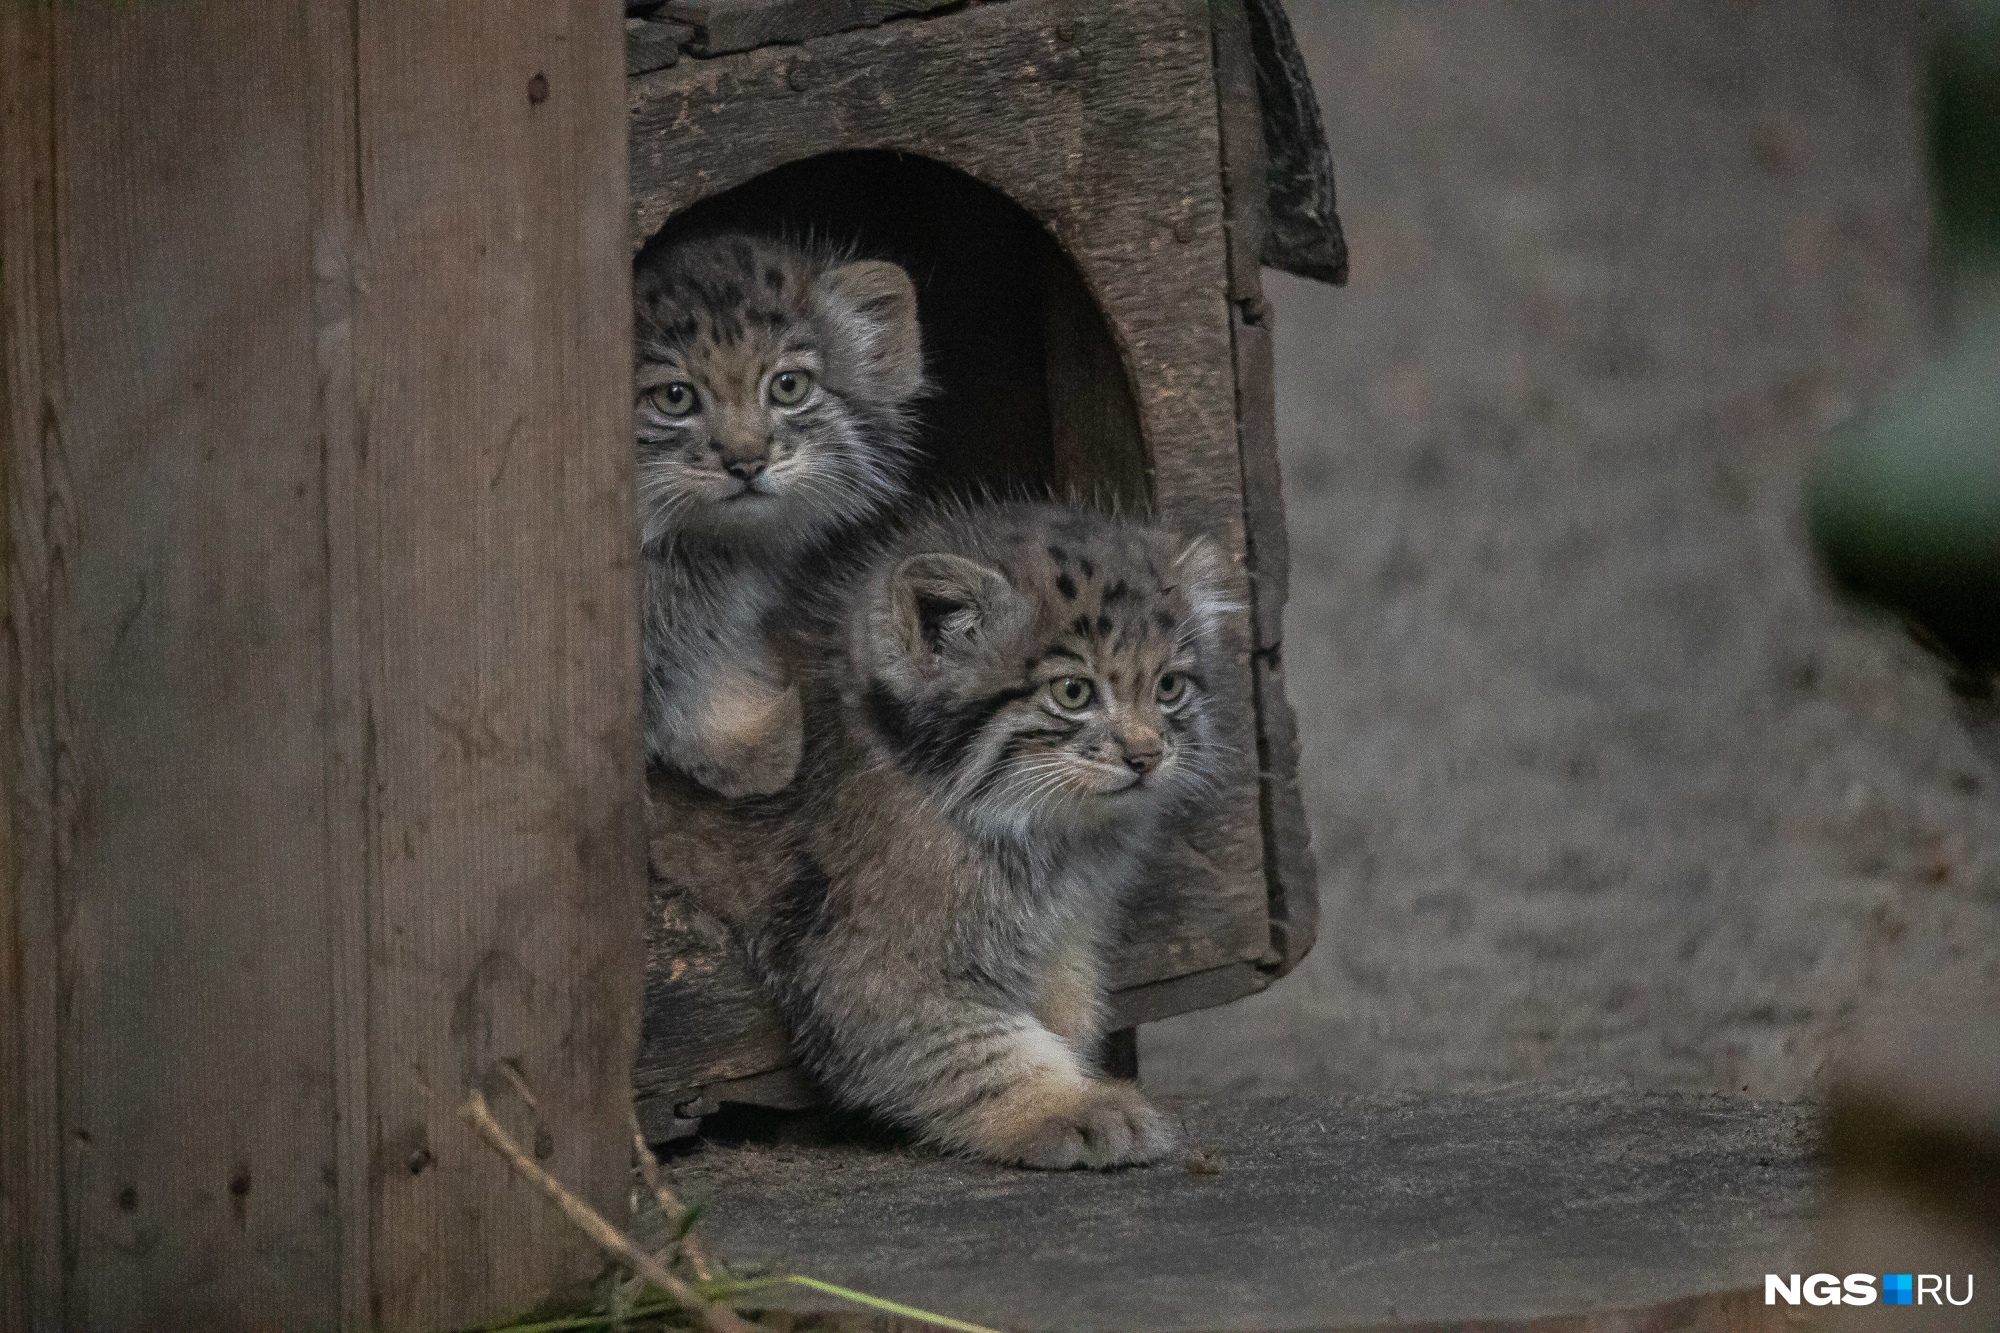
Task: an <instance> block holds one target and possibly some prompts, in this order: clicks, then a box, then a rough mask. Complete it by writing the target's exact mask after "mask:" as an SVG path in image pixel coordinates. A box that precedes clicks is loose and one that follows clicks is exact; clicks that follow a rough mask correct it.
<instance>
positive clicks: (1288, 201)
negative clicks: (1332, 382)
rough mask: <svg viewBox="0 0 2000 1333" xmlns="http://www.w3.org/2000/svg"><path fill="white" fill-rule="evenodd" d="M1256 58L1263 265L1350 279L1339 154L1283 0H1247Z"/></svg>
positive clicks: (1302, 274) (1323, 277) (1324, 279)
mask: <svg viewBox="0 0 2000 1333" xmlns="http://www.w3.org/2000/svg"><path fill="white" fill-rule="evenodd" d="M1243 8H1244V13H1245V16H1246V18H1247V19H1248V21H1249V22H1248V35H1249V38H1250V42H1251V47H1252V50H1253V52H1254V53H1255V59H1256V77H1257V87H1258V93H1259V100H1260V102H1261V108H1262V120H1263V139H1264V148H1265V159H1266V175H1265V177H1264V190H1263V193H1264V195H1265V198H1266V201H1267V204H1268V213H1269V218H1270V224H1269V228H1268V230H1267V231H1266V233H1265V236H1264V242H1263V246H1262V249H1261V252H1260V253H1261V255H1262V258H1263V261H1264V262H1265V263H1266V264H1269V265H1270V266H1271V267H1272V268H1281V269H1284V270H1285V271H1286V272H1288V273H1296V274H1298V275H1299V276H1300V277H1303V278H1317V279H1319V280H1320V281H1321V282H1330V283H1333V284H1334V285H1336V286H1338V285H1340V284H1341V283H1344V282H1346V281H1347V239H1346V237H1345V236H1343V235H1342V234H1341V230H1340V215H1339V214H1338V213H1336V212H1335V211H1334V190H1333V155H1332V154H1331V152H1329V151H1328V148H1327V142H1326V128H1325V126H1324V125H1323V124H1322V123H1321V121H1320V114H1319V99H1318V98H1317V97H1315V96H1314V95H1313V87H1312V76H1311V74H1310V73H1309V72H1308V71H1307V69H1306V61H1305V56H1304V55H1303V54H1301V53H1300V51H1299V44H1298V39H1297V38H1296V37H1294V36H1293V35H1292V21H1291V20H1290V19H1289V18H1287V17H1286V16H1285V8H1284V5H1283V3H1282V0H1244V6H1243Z"/></svg>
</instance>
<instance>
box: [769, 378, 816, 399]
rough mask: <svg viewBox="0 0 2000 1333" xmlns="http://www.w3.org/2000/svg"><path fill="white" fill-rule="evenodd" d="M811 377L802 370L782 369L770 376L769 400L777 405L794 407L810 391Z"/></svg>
mask: <svg viewBox="0 0 2000 1333" xmlns="http://www.w3.org/2000/svg"><path fill="white" fill-rule="evenodd" d="M812 386H813V377H812V376H811V375H810V374H809V373H807V372H806V371H803V370H783V371H780V372H778V373H777V374H776V375H773V376H772V377H771V401H772V402H774V403H776V404H777V405H778V406H779V407H796V406H797V405H798V404H800V403H803V402H804V401H805V400H806V395H807V394H808V393H811V392H812Z"/></svg>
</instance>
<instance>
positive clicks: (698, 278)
mask: <svg viewBox="0 0 2000 1333" xmlns="http://www.w3.org/2000/svg"><path fill="white" fill-rule="evenodd" d="M817 271H818V266H817V265H815V264H813V263H811V262H810V261H808V260H807V259H806V258H805V257H804V256H801V255H797V254H793V253H791V252H788V251H784V250H780V249H777V248H774V247H760V246H757V245H755V244H753V243H751V242H749V241H746V240H743V239H742V238H732V239H730V240H728V241H724V242H717V243H713V244H707V245H703V246H698V247H694V248H692V249H690V250H688V251H685V252H677V253H675V254H674V255H672V256H670V258H669V260H668V261H667V262H666V263H664V264H663V265H662V266H660V267H659V268H658V269H657V270H654V271H651V272H649V273H648V274H646V275H644V276H643V277H642V280H641V282H640V284H639V290H638V293H637V307H638V320H639V325H640V327H639V337H638V339H637V343H638V345H639V349H640V353H641V357H642V358H645V357H646V356H647V355H648V354H649V353H650V354H651V355H652V357H653V358H654V359H659V358H664V357H666V356H669V355H679V356H682V357H707V356H714V355H720V354H725V353H727V352H728V351H729V350H730V349H734V348H741V349H744V350H745V351H746V352H765V353H768V352H769V351H773V350H777V349H779V348H782V347H784V346H785V345H786V344H787V343H791V342H796V341H798V340H800V339H807V338H810V336H811V332H812V330H811V293H812V285H813V281H814V278H815V277H816V275H817Z"/></svg>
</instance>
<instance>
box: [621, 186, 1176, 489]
mask: <svg viewBox="0 0 2000 1333" xmlns="http://www.w3.org/2000/svg"><path fill="white" fill-rule="evenodd" d="M736 228H741V229H745V230H751V231H763V232H767V233H768V232H771V231H774V230H775V231H780V232H782V233H783V234H786V235H790V236H794V237H801V238H812V239H816V240H826V241H829V242H832V243H834V244H842V245H845V244H852V245H854V246H855V247H856V248H857V250H858V251H859V252H860V253H862V254H864V255H866V256H867V257H869V258H878V259H888V260H893V261H894V262H896V263H899V264H901V265H902V266H903V267H904V268H905V269H907V270H908V272H909V274H910V277H911V279H912V280H913V281H914V282H915V283H916V287H917V301H918V307H919V314H920V317H921V318H922V320H923V327H924V351H925V364H926V367H927V369H928V371H929V374H930V378H931V381H932V383H933V385H934V386H935V389H934V392H933V393H932V394H931V396H930V397H929V398H928V399H926V400H925V402H924V403H923V405H922V412H921V422H922V425H921V434H920V439H921V441H922V444H923V448H924V463H923V464H922V465H921V467H920V469H919V471H918V474H917V476H916V478H915V479H914V480H915V484H916V486H917V487H918V489H919V490H920V491H936V490H939V489H947V488H949V489H953V490H961V489H966V488H970V487H979V486H987V487H991V488H993V489H994V490H995V491H998V492H1002V493H1005V492H1009V491H1012V490H1014V489H1015V488H1028V489H1032V490H1035V491H1045V492H1048V493H1052V494H1057V495H1061V494H1069V493H1074V494H1077V495H1079V496H1081V497H1083V498H1086V499H1091V500H1095V501H1097V502H1098V503H1103V504H1109V503H1112V502H1114V501H1115V502H1116V503H1119V504H1121V505H1123V506H1125V507H1126V508H1127V509H1128V510H1131V511H1136V512H1141V513H1143V512H1146V511H1148V510H1150V508H1151V505H1150V499H1151V493H1152V486H1151V479H1150V475H1149V473H1150V469H1149V467H1148V465H1147V460H1146V455H1145V448H1144V445H1143V443H1142V441H1141V438H1140V434H1139V421H1138V412H1137V410H1136V408H1135V407H1134V404H1133V398H1132V390H1131V385H1130V383H1129V382H1128V380H1127V379H1126V376H1125V371H1124V363H1123V360H1122V358H1121V357H1120V356H1119V353H1118V348H1117V344H1116V342H1115V340H1114V339H1113V337H1112V334H1111V330H1110V327H1109V326H1108V325H1107V324H1106V322H1105V319H1104V316H1103V314H1102V312H1101V311H1099V310H1098V308H1097V306H1096V303H1095V302H1094V301H1093V300H1092V299H1091V297H1090V294H1089V291H1088V289H1087V288H1086V287H1085V285H1084V281H1083V278H1082V275H1081V274H1079V273H1078V272H1077V269H1076V265H1075V264H1074V263H1073V262H1072V261H1071V260H1070V258H1069V256H1068V255H1066V254H1064V253H1063V251H1062V248H1061V247H1060V246H1058V245H1057V244H1056V243H1055V241H1054V240H1053V239H1052V238H1051V237H1050V236H1049V235H1048V233H1047V232H1046V231H1044V230H1043V228H1042V227H1041V225H1040V224H1039V223H1038V222H1036V220H1035V219H1034V218H1033V217H1032V216H1030V215H1029V213H1028V212H1027V211H1026V210H1025V209H1023V208H1021V207H1020V205H1018V204H1016V203H1014V202H1013V201H1012V200H1010V199H1008V198H1007V197H1006V196H1005V195H1003V194H1001V193H1000V192H999V191H997V190H995V189H993V188H992V187H990V186H988V185H985V184H982V183H981V182H979V181H977V180H974V179H973V178H972V177H970V176H968V175H966V174H965V173H963V172H961V171H957V170H955V169H953V168H951V167H947V166H945V165H943V164H941V163H938V162H934V161H931V160H930V159H928V158H921V157H911V156H906V155H903V154H898V153H888V152H848V153H829V154H826V155H824V156H820V157H813V158H807V159H805V160H803V161H799V162H794V163H791V164H788V165H786V166H783V167H780V168H778V169H777V170H775V171H770V172H767V173H765V174H764V175H762V176H759V177H757V178H756V179H755V180H752V181H749V182H748V183H746V184H744V185H741V186H738V187H737V188H735V189H733V190H729V191H726V192H725V193H723V194H719V195H716V196H714V197H712V198H709V199H705V200H703V201H702V202H701V203H698V204H696V205H694V206H693V207H692V208H689V209H687V210H686V211H684V212H682V213H680V214H678V215H676V216H675V217H674V218H673V219H672V220H670V221H669V222H668V223H667V225H666V226H665V227H664V228H662V229H661V231H660V232H659V234H658V235H657V236H655V237H654V239H653V241H652V242H651V244H652V245H655V246H657V245H663V244H672V243H673V242H674V241H676V240H678V239H681V238H684V237H687V236H690V235H694V234H697V233H699V232H704V231H710V230H721V229H736Z"/></svg>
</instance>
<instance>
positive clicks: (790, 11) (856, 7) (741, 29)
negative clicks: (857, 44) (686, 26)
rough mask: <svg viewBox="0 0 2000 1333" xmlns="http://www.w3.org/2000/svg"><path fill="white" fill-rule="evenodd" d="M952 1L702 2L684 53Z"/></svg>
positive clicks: (822, 31) (868, 23) (828, 29)
mask: <svg viewBox="0 0 2000 1333" xmlns="http://www.w3.org/2000/svg"><path fill="white" fill-rule="evenodd" d="M956 2H957V0H705V2H704V3H703V4H702V5H701V6H700V10H701V11H702V23H701V26H700V27H699V28H697V29H696V31H695V36H694V39H693V40H692V41H691V42H690V43H689V44H688V49H689V50H690V51H692V52H694V53H695V54H696V55H704V56H719V55H728V54H730V53H732V52H736V51H748V50H751V49H752V48H754V47H759V46H768V45H771V44H772V43H774V42H803V41H805V40H806V39H807V38H809V37H821V36H826V35H828V34H831V33H839V32H850V31H852V30H853V29H855V28H872V27H874V26H876V25H877V24H879V23H882V22H884V21H886V20H888V19H892V18H901V17H904V16H905V15H910V14H921V13H925V12H926V11H929V10H933V9H942V8H944V7H945V6H947V5H950V4H954V3H956Z"/></svg>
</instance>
